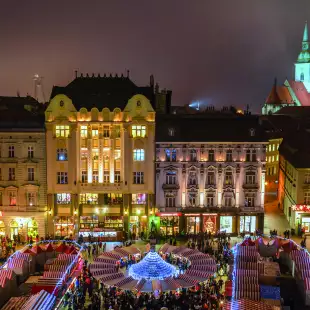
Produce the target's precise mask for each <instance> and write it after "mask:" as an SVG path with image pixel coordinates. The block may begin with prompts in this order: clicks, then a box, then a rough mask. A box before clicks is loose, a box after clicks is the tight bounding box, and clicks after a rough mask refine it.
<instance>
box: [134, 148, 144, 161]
mask: <svg viewBox="0 0 310 310" xmlns="http://www.w3.org/2000/svg"><path fill="white" fill-rule="evenodd" d="M133 160H134V161H144V149H134V150H133Z"/></svg>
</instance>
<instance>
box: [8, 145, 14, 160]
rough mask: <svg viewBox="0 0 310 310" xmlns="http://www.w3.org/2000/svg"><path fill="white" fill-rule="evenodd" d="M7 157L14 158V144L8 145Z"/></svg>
mask: <svg viewBox="0 0 310 310" xmlns="http://www.w3.org/2000/svg"><path fill="white" fill-rule="evenodd" d="M9 157H10V158H14V157H15V146H14V145H9Z"/></svg>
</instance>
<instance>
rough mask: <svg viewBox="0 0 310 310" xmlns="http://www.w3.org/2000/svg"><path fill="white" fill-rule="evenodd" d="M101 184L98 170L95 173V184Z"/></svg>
mask: <svg viewBox="0 0 310 310" xmlns="http://www.w3.org/2000/svg"><path fill="white" fill-rule="evenodd" d="M98 182H99V174H98V170H94V171H93V183H98Z"/></svg>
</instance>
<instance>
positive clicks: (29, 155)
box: [28, 146, 33, 158]
mask: <svg viewBox="0 0 310 310" xmlns="http://www.w3.org/2000/svg"><path fill="white" fill-rule="evenodd" d="M28 158H33V146H28Z"/></svg>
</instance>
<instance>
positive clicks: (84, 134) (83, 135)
mask: <svg viewBox="0 0 310 310" xmlns="http://www.w3.org/2000/svg"><path fill="white" fill-rule="evenodd" d="M87 135H88V132H87V126H81V138H82V139H86V138H87Z"/></svg>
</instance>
